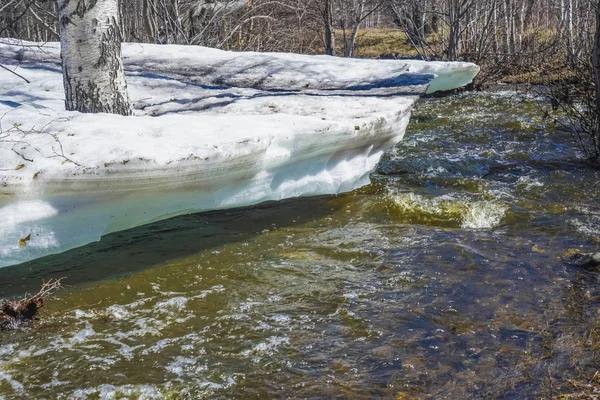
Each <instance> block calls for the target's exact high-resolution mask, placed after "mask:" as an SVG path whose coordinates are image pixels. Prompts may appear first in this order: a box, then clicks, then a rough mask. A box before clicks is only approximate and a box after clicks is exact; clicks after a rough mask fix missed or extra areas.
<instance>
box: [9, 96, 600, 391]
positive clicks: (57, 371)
mask: <svg viewBox="0 0 600 400" xmlns="http://www.w3.org/2000/svg"><path fill="white" fill-rule="evenodd" d="M543 107H546V104H544V103H543V101H541V100H539V99H536V98H535V97H533V96H526V95H519V94H516V93H514V92H495V93H468V94H461V95H456V96H450V97H445V98H438V99H425V100H422V101H421V102H420V104H419V106H418V107H417V109H416V110H415V112H414V116H413V121H412V122H411V125H410V126H409V129H408V132H407V134H406V137H405V140H404V141H403V142H402V143H401V144H399V145H398V146H397V147H396V148H395V149H394V150H392V151H391V152H390V153H389V154H388V155H386V156H385V157H384V160H382V162H381V164H380V167H379V170H378V173H377V174H374V175H373V178H372V184H371V185H370V186H368V187H365V188H363V189H361V190H358V191H355V192H353V193H348V194H344V195H339V196H326V197H317V198H304V199H296V200H289V201H284V202H279V203H268V204H263V205H259V206H256V207H252V208H244V209H235V210H226V211H216V212H209V213H203V214H195V215H189V216H183V217H178V218H174V219H171V220H168V221H162V222H159V223H155V224H152V225H149V226H145V227H142V228H136V229H134V230H131V231H127V232H121V233H117V234H112V235H110V236H109V237H106V238H104V239H103V240H102V242H100V243H95V244H91V245H88V246H85V247H82V248H79V249H75V250H72V251H69V252H67V253H65V254H62V255H57V256H51V257H47V258H46V259H43V260H37V261H35V262H30V263H27V264H23V265H20V266H18V267H9V268H3V269H0V297H10V298H12V297H13V296H18V295H23V293H24V292H26V291H29V292H35V291H37V289H39V286H40V284H41V281H42V280H43V279H48V278H50V277H61V276H66V277H68V278H67V279H66V280H65V285H66V287H65V290H63V291H60V292H58V293H57V294H56V296H55V297H53V298H52V299H51V300H50V301H48V302H47V304H46V306H45V308H44V309H43V315H42V318H41V320H40V321H39V322H38V323H37V325H36V328H35V329H29V330H24V331H14V332H8V333H6V332H5V333H2V335H1V336H0V399H19V398H31V399H41V398H47V399H55V398H58V399H88V398H93V399H97V398H100V399H121V398H141V399H154V398H157V399H164V398H167V399H201V398H211V399H212V398H227V399H272V398H311V399H329V398H340V399H375V398H386V399H415V398H417V399H422V398H449V399H466V398H485V399H495V398H501V399H522V398H531V399H534V398H551V397H554V396H557V395H558V394H560V393H578V392H580V391H583V390H588V391H589V390H592V389H590V385H592V386H593V385H596V386H598V385H600V376H599V375H600V374H599V375H597V374H595V372H596V371H598V370H600V357H599V356H598V353H599V352H600V323H597V322H596V320H597V319H599V318H600V314H599V313H600V286H599V285H598V278H599V276H600V275H599V273H598V270H586V269H583V268H579V267H574V266H569V265H567V264H566V263H565V262H564V259H565V258H567V257H569V255H572V254H573V253H575V252H576V251H580V252H598V251H600V170H595V169H593V168H590V167H589V166H587V165H586V164H584V163H582V162H579V161H578V160H577V157H579V156H580V155H579V154H578V153H577V150H576V149H574V147H573V145H572V143H571V138H570V136H569V134H568V133H564V132H561V131H559V130H558V129H550V128H548V126H547V122H548V121H543V120H542V117H541V116H542V115H543V111H542V108H543Z"/></svg>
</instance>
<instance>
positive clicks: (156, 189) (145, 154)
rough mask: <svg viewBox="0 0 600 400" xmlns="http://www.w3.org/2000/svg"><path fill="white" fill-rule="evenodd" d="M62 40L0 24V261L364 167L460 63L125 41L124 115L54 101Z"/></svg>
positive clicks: (326, 182)
mask: <svg viewBox="0 0 600 400" xmlns="http://www.w3.org/2000/svg"><path fill="white" fill-rule="evenodd" d="M58 54H59V45H58V44H57V43H48V44H44V45H43V46H41V45H39V44H37V43H23V42H19V43H17V42H15V41H11V40H8V39H0V62H1V63H3V64H4V65H10V66H12V67H14V68H17V67H18V70H17V71H18V72H19V73H20V74H21V75H24V76H25V77H27V79H29V80H30V81H31V84H25V83H24V82H23V81H21V80H20V79H19V78H17V77H16V76H14V75H12V74H9V73H7V72H5V73H3V72H0V117H1V120H0V124H1V126H0V221H1V223H0V267H1V266H8V265H13V264H18V263H22V262H25V261H28V260H32V259H35V258H39V257H43V256H45V255H49V254H53V253H58V252H62V251H65V250H68V249H71V248H74V247H78V246H82V245H85V244H87V243H90V242H93V241H97V240H99V239H100V238H101V237H102V236H103V235H106V234H108V233H111V232H116V231H120V230H124V229H128V228H132V227H136V226H140V225H144V224H147V223H150V222H154V221H158V220H161V219H165V218H169V217H173V216H176V215H181V214H187V213H193V212H200V211H207V210H216V209H223V208H230V207H238V206H246V205H251V204H256V203H260V202H263V201H267V200H280V199H284V198H289V197H296V196H310V195H321V194H336V193H341V192H345V191H350V190H353V189H355V188H358V187H360V186H363V185H365V184H367V183H368V182H369V174H370V173H371V172H372V171H373V170H374V168H375V167H376V165H377V163H378V161H379V159H380V157H381V155H382V154H383V153H384V152H385V151H386V150H387V149H389V148H390V147H391V146H393V145H394V144H396V143H397V142H399V141H400V140H402V137H403V135H404V132H405V129H406V126H407V124H408V121H409V118H410V110H411V108H412V106H413V104H414V102H415V101H416V99H417V98H418V96H419V95H421V94H423V93H425V91H426V90H427V88H430V90H431V88H433V89H435V90H447V89H452V88H455V87H459V86H462V85H465V84H467V83H469V82H470V81H471V80H472V79H473V77H474V76H475V75H476V74H477V72H478V71H479V69H478V67H476V66H475V65H473V64H468V63H441V62H435V63H425V62H420V61H391V60H385V61H383V60H382V61H377V60H356V59H343V58H333V57H325V56H306V55H293V54H275V53H234V52H225V51H221V50H215V49H207V48H203V47H198V46H176V45H150V44H143V45H141V44H124V46H123V56H124V60H125V68H126V72H127V82H128V87H129V94H130V97H131V100H132V102H133V104H134V106H135V115H134V116H132V117H123V116H118V115H111V114H81V113H76V112H67V111H64V110H63V109H64V93H63V84H62V74H61V70H60V63H59V58H58Z"/></svg>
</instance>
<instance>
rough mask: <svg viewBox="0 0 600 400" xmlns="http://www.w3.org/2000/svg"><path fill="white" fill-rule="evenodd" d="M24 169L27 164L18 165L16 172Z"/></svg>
mask: <svg viewBox="0 0 600 400" xmlns="http://www.w3.org/2000/svg"><path fill="white" fill-rule="evenodd" d="M24 167H25V164H19V165H17V168H15V171H18V170H20V169H22V168H24Z"/></svg>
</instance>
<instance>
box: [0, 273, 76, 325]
mask: <svg viewBox="0 0 600 400" xmlns="http://www.w3.org/2000/svg"><path fill="white" fill-rule="evenodd" d="M63 279H64V278H60V279H50V280H49V281H48V282H44V283H43V284H42V288H41V289H40V291H39V292H37V293H36V294H34V295H33V296H29V297H24V298H22V299H21V300H0V331H4V330H12V329H19V328H25V327H28V326H31V324H32V323H33V321H34V320H35V316H36V315H37V313H38V311H39V309H40V308H42V307H43V306H44V301H45V299H46V298H47V297H48V296H50V295H51V294H52V293H54V292H56V291H57V290H59V289H61V288H62V280H63Z"/></svg>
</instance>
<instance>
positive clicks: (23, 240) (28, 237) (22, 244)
mask: <svg viewBox="0 0 600 400" xmlns="http://www.w3.org/2000/svg"><path fill="white" fill-rule="evenodd" d="M30 239H31V233H30V234H29V235H27V236H26V237H24V238H23V239H19V247H25V246H27V242H29V240H30Z"/></svg>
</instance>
